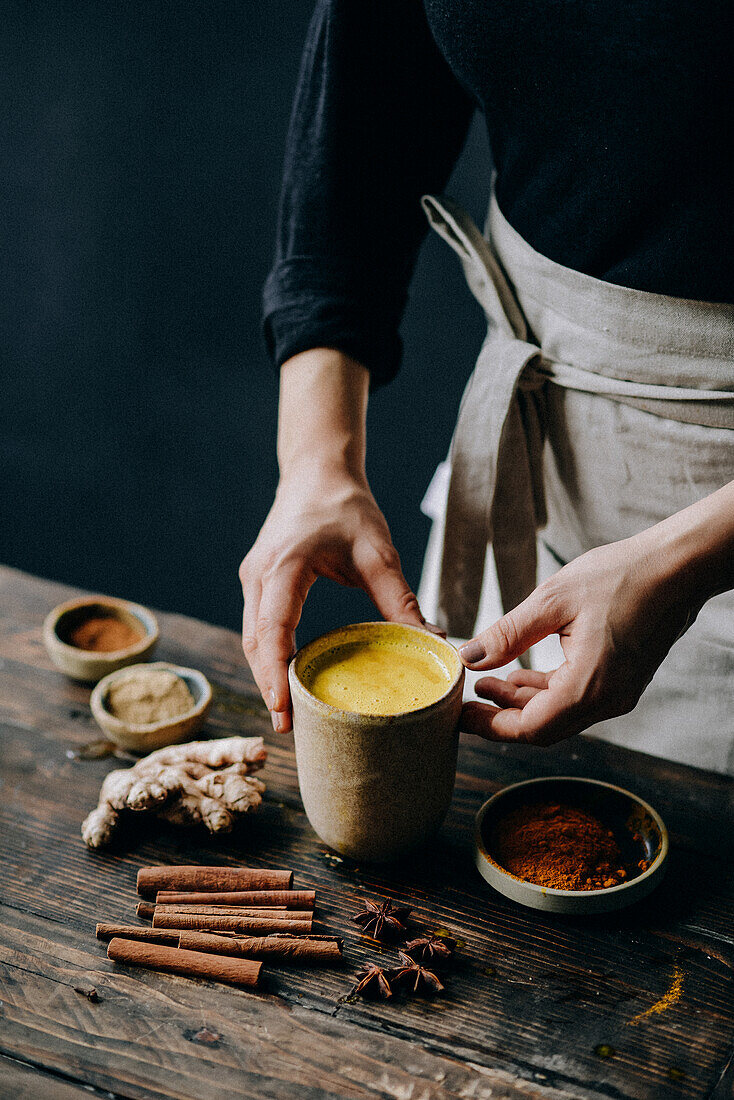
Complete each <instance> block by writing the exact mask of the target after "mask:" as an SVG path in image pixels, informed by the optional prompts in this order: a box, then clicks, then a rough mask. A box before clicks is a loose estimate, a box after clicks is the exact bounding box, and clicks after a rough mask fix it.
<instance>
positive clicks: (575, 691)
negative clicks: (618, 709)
mask: <svg viewBox="0 0 734 1100" xmlns="http://www.w3.org/2000/svg"><path fill="white" fill-rule="evenodd" d="M579 679H580V677H579V676H578V674H577V673H576V672H575V671H574V670H573V669H572V668H571V666H569V665H568V664H563V665H561V667H560V668H559V669H556V671H555V672H553V673H551V674H550V675H549V677H548V686H547V688H541V689H540V690H539V691H536V693H535V694H534V695H533V697H532V698H531V699H529V700H528V701H527V702H526V703H525V705H524V706H523V707H521V708H520V707H508V708H505V709H498V708H496V707H488V706H486V705H484V704H482V703H476V704H471V703H467V704H466V706H465V708H464V710H465V711H466V710H467V709H468V708H469V707H472V708H473V709H472V711H471V713H470V714H469V715H467V716H466V719H464V718H462V721H463V722H464V726H463V728H465V729H467V731H468V732H470V733H478V734H479V736H481V737H485V738H487V739H488V740H491V741H513V742H530V743H532V744H536V745H554V744H556V743H557V742H558V741H562V740H564V739H565V738H567V737H572V736H574V735H575V734H577V733H581V732H582V731H583V730H585V729H588V727H589V726H591V725H593V724H594V722H596V721H598V720H599V717H600V716H599V715H598V714H597V713H596V712H595V711H594V709H593V708H592V707H591V706H589V705H588V704H584V703H583V702H581V701H580V694H581V693H580V689H579Z"/></svg>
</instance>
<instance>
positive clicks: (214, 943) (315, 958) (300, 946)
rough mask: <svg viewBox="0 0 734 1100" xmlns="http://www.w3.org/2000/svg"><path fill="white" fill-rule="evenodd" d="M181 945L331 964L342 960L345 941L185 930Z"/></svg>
mask: <svg viewBox="0 0 734 1100" xmlns="http://www.w3.org/2000/svg"><path fill="white" fill-rule="evenodd" d="M179 946H180V947H183V948H187V949H190V950H194V951H211V952H213V953H214V954H218V955H236V956H238V957H240V958H246V959H268V960H269V961H270V962H274V963H278V962H283V963H288V962H295V963H304V964H306V963H309V964H311V965H312V966H330V965H333V964H335V963H339V962H341V960H342V952H343V949H344V943H343V940H340V939H338V938H337V937H336V936H333V937H332V936H217V935H215V934H213V933H211V932H185V931H184V932H181V933H180V936H179Z"/></svg>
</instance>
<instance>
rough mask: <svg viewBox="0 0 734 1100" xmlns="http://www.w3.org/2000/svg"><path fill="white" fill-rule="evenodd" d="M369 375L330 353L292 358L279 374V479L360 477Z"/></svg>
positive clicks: (317, 350) (313, 352)
mask: <svg viewBox="0 0 734 1100" xmlns="http://www.w3.org/2000/svg"><path fill="white" fill-rule="evenodd" d="M368 392H369V372H368V371H367V370H366V369H365V368H364V367H363V366H361V365H360V364H359V363H357V362H356V361H355V360H354V359H350V358H349V357H348V356H346V355H343V354H342V353H341V352H339V351H335V350H333V349H331V348H314V349H313V350H311V351H305V352H302V353H301V354H299V355H294V356H293V357H292V358H291V359H289V360H287V361H286V362H285V363H284V364H283V366H282V368H281V372H280V405H279V412H278V464H279V467H280V473H281V476H282V477H289V476H290V475H292V474H298V473H299V472H305V471H306V470H307V469H309V470H310V469H313V468H314V467H316V468H318V469H319V470H323V471H324V472H325V473H328V472H330V471H333V472H337V473H347V474H349V475H351V476H352V477H355V478H357V479H358V480H363V479H364V477H365V452H366V435H367V432H366V421H367V397H368Z"/></svg>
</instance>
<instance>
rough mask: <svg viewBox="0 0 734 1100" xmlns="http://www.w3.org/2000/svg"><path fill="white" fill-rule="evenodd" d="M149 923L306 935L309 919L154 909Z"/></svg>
mask: <svg viewBox="0 0 734 1100" xmlns="http://www.w3.org/2000/svg"><path fill="white" fill-rule="evenodd" d="M153 927H154V928H180V929H182V930H183V929H186V930H187V931H192V932H241V933H242V932H244V933H247V934H249V935H253V936H263V935H269V934H270V933H272V932H290V933H291V934H292V935H308V933H309V932H310V931H311V928H312V923H311V921H310V920H308V921H306V920H278V919H276V918H274V917H241V916H240V917H235V916H219V915H202V914H196V913H158V912H156V914H155V916H154V917H153Z"/></svg>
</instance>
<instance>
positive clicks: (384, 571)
mask: <svg viewBox="0 0 734 1100" xmlns="http://www.w3.org/2000/svg"><path fill="white" fill-rule="evenodd" d="M354 565H355V568H356V570H357V572H358V574H359V576H360V577H361V579H362V584H363V586H364V590H365V592H366V593H367V595H368V596H369V597H370V599H371V600H372V602H373V604H374V605H375V607H376V608H377V610H378V611H379V612H380V614H381V615H382V617H383V619H386V620H388V621H389V622H393V623H407V624H408V625H409V626H420V627H425V626H426V620H425V619H424V618H423V615H422V614H421V609H420V607H419V606H418V599H417V597H416V595H415V593H414V592H413V591H412V589H411V588H410V586H409V584H408V582H407V581H406V579H405V577H404V576H403V572H402V569H401V568H400V558H399V557H398V553H397V551H396V550H395V547H394V546H392V545H391V544H390V543H385V544H384V545H382V546H380V547H378V546H376V545H375V544H374V543H372V542H371V541H369V540H368V539H362V540H360V541H359V542H357V543H356V544H355V547H354Z"/></svg>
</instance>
